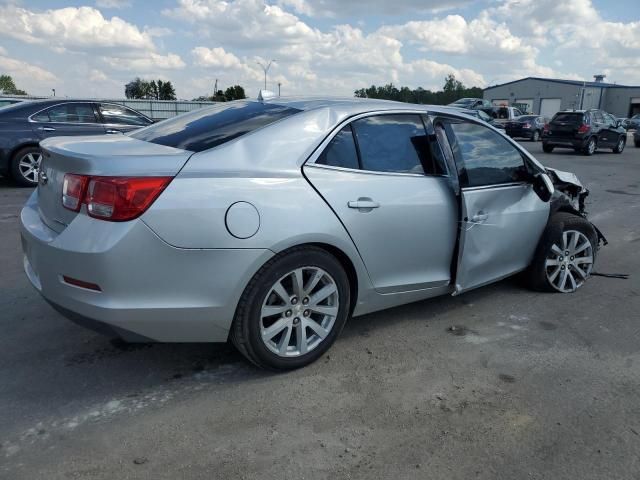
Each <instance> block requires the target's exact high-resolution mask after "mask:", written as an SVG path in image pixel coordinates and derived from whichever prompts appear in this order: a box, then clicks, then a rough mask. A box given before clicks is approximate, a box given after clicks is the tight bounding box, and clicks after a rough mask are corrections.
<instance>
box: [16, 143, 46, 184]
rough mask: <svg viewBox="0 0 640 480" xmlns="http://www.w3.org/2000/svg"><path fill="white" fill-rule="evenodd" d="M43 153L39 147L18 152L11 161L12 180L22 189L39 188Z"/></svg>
mask: <svg viewBox="0 0 640 480" xmlns="http://www.w3.org/2000/svg"><path fill="white" fill-rule="evenodd" d="M41 160H42V151H41V150H40V148H39V147H37V146H31V147H25V148H21V149H20V150H18V151H17V152H16V153H15V154H14V155H13V158H12V159H11V178H12V179H13V180H14V181H15V183H16V184H18V185H19V186H20V187H32V188H33V187H36V186H38V172H39V171H40V170H39V169H40V161H41Z"/></svg>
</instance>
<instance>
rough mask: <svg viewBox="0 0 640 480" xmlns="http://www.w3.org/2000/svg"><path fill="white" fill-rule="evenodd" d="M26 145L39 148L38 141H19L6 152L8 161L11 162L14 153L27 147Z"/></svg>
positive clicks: (13, 158)
mask: <svg viewBox="0 0 640 480" xmlns="http://www.w3.org/2000/svg"><path fill="white" fill-rule="evenodd" d="M28 147H36V148H40V142H38V141H33V140H29V141H26V142H23V143H20V144H19V145H16V146H15V147H13V148H12V149H11V150H9V154H8V158H9V161H11V162H13V161H14V160H15V156H16V153H18V152H19V151H20V150H22V149H24V148H28Z"/></svg>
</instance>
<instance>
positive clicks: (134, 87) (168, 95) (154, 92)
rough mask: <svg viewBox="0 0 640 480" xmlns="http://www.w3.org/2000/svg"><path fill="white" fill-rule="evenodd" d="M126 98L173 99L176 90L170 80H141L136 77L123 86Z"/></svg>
mask: <svg viewBox="0 0 640 480" xmlns="http://www.w3.org/2000/svg"><path fill="white" fill-rule="evenodd" d="M124 94H125V96H126V97H127V98H149V99H154V100H175V99H176V91H175V89H174V88H173V84H172V83H171V82H170V81H166V82H164V81H162V80H157V81H156V80H151V81H148V80H143V79H141V78H136V79H135V80H132V81H131V82H129V83H127V84H126V85H125V86H124Z"/></svg>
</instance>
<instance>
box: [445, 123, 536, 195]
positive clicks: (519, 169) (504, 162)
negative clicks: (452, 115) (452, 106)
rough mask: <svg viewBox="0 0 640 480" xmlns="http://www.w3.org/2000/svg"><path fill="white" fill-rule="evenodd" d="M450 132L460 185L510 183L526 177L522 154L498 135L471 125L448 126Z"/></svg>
mask: <svg viewBox="0 0 640 480" xmlns="http://www.w3.org/2000/svg"><path fill="white" fill-rule="evenodd" d="M451 130H452V131H453V134H454V136H455V140H456V141H455V150H457V156H458V158H457V161H458V171H459V172H460V177H461V180H462V182H463V185H464V186H467V187H478V186H482V185H495V184H500V183H512V182H520V181H524V180H526V179H527V178H528V174H527V169H526V167H525V164H524V160H523V158H522V155H520V152H519V151H518V150H517V149H516V148H515V147H514V146H513V145H511V144H510V143H509V142H508V141H507V139H506V138H504V137H503V136H502V135H501V134H500V133H496V132H494V131H492V130H490V129H488V128H486V127H483V126H482V125H477V124H473V123H452V124H451Z"/></svg>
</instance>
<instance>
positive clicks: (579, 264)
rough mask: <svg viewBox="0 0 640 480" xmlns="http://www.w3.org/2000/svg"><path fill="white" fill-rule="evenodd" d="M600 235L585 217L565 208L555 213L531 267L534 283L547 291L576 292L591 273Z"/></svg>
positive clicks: (529, 273) (535, 287) (531, 279)
mask: <svg viewBox="0 0 640 480" xmlns="http://www.w3.org/2000/svg"><path fill="white" fill-rule="evenodd" d="M597 238H598V237H597V235H596V233H595V230H594V228H593V226H592V225H591V224H590V223H589V222H588V221H587V220H586V219H584V218H582V217H580V216H578V215H573V214H571V213H565V212H560V213H557V214H555V215H554V216H553V217H552V218H551V220H550V221H549V224H548V225H547V228H546V229H545V232H544V234H543V235H542V238H541V240H540V244H539V245H538V249H537V250H536V254H535V257H534V260H533V262H532V264H531V266H530V267H529V270H528V275H529V282H530V284H531V286H532V287H533V288H534V289H536V290H542V291H547V292H560V293H572V292H575V291H576V290H577V289H578V288H580V287H581V286H582V285H583V284H584V282H585V281H586V280H587V279H588V278H589V275H591V271H592V269H593V264H594V261H595V258H596V250H597V245H598V243H597V242H598V239H597Z"/></svg>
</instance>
